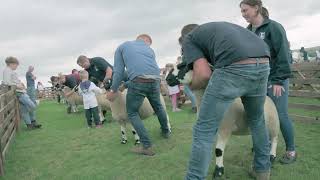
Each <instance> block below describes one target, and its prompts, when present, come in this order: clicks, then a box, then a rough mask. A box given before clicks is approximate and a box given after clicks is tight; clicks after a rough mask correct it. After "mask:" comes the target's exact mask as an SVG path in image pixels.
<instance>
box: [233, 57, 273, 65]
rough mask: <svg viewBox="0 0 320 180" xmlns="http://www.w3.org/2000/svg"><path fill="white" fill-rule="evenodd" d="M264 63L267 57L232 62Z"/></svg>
mask: <svg viewBox="0 0 320 180" xmlns="http://www.w3.org/2000/svg"><path fill="white" fill-rule="evenodd" d="M257 63H258V64H265V63H269V58H248V59H244V60H241V61H238V62H235V63H232V64H257Z"/></svg>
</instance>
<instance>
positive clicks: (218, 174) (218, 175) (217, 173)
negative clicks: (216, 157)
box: [212, 166, 224, 179]
mask: <svg viewBox="0 0 320 180" xmlns="http://www.w3.org/2000/svg"><path fill="white" fill-rule="evenodd" d="M223 174H224V167H219V166H216V168H215V169H214V172H213V178H212V179H218V178H221V177H222V176H223Z"/></svg>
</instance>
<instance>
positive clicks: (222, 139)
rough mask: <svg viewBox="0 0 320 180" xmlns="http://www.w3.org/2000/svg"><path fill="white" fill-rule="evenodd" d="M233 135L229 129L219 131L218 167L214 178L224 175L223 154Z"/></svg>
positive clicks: (216, 152)
mask: <svg viewBox="0 0 320 180" xmlns="http://www.w3.org/2000/svg"><path fill="white" fill-rule="evenodd" d="M230 136H231V132H230V131H229V130H228V129H223V132H220V133H218V138H217V144H216V150H215V155H216V167H215V170H214V173H213V176H214V178H218V177H222V176H223V174H224V166H223V155H224V149H225V147H226V144H227V142H228V140H229V138H230Z"/></svg>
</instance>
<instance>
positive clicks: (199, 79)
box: [190, 58, 212, 90]
mask: <svg viewBox="0 0 320 180" xmlns="http://www.w3.org/2000/svg"><path fill="white" fill-rule="evenodd" d="M211 75H212V71H211V68H210V66H209V64H208V61H207V60H206V59H205V58H200V59H198V60H196V61H195V62H194V63H193V75H192V82H191V84H190V88H191V89H192V90H196V89H203V88H205V87H206V86H207V85H208V81H209V80H210V77H211Z"/></svg>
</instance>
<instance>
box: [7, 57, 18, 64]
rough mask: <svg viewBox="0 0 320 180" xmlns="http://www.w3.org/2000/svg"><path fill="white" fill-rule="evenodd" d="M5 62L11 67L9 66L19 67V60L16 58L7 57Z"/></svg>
mask: <svg viewBox="0 0 320 180" xmlns="http://www.w3.org/2000/svg"><path fill="white" fill-rule="evenodd" d="M5 62H6V64H7V65H9V64H18V65H19V61H18V59H17V58H16V57H12V56H9V57H7V58H6V60H5Z"/></svg>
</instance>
